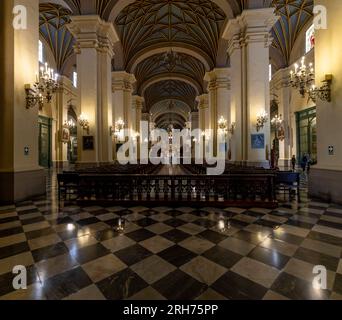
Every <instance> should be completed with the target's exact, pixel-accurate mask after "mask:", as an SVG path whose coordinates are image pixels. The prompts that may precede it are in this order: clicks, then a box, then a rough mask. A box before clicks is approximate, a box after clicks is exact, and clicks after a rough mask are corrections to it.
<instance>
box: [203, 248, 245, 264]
mask: <svg viewBox="0 0 342 320" xmlns="http://www.w3.org/2000/svg"><path fill="white" fill-rule="evenodd" d="M202 255H203V257H205V258H207V259H209V260H211V261H214V262H216V263H218V264H220V265H222V266H224V267H226V268H227V269H229V268H231V267H233V266H234V265H235V264H236V263H237V262H238V261H239V260H240V259H241V258H242V256H241V255H239V254H237V253H235V252H232V251H230V250H227V249H224V248H221V247H219V246H215V247H213V248H211V249H209V250H208V251H206V252H205V253H203V254H202Z"/></svg>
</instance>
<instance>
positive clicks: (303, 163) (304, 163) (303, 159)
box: [302, 154, 308, 173]
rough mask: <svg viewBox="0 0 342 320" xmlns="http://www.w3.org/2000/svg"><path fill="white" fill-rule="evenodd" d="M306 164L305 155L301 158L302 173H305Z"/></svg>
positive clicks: (306, 158)
mask: <svg viewBox="0 0 342 320" xmlns="http://www.w3.org/2000/svg"><path fill="white" fill-rule="evenodd" d="M307 164H308V157H307V156H306V154H304V155H303V158H302V169H303V173H305V170H306V165H307Z"/></svg>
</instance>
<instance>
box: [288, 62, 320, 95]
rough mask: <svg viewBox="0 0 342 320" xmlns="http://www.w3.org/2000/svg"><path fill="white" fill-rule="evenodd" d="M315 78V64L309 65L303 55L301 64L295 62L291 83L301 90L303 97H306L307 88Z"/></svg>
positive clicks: (291, 73)
mask: <svg viewBox="0 0 342 320" xmlns="http://www.w3.org/2000/svg"><path fill="white" fill-rule="evenodd" d="M314 80H315V71H314V68H313V64H312V63H310V64H309V66H306V64H305V57H302V60H301V65H300V66H299V65H298V64H297V63H296V64H295V70H294V71H293V70H291V71H290V85H291V86H292V87H293V88H295V89H298V90H299V93H300V94H301V95H302V97H305V94H306V92H307V89H308V88H309V87H310V85H311V84H312V82H313V81H314Z"/></svg>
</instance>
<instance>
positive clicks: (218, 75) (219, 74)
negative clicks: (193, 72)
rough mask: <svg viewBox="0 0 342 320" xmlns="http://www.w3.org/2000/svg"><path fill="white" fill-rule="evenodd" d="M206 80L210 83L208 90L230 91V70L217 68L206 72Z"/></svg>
mask: <svg viewBox="0 0 342 320" xmlns="http://www.w3.org/2000/svg"><path fill="white" fill-rule="evenodd" d="M204 80H205V81H207V82H208V90H213V89H218V88H225V89H228V90H229V89H230V68H215V69H213V70H212V71H209V72H206V73H205V76H204Z"/></svg>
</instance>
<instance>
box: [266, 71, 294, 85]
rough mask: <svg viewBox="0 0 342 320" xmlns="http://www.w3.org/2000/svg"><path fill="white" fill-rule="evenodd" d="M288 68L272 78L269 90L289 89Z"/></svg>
mask: <svg viewBox="0 0 342 320" xmlns="http://www.w3.org/2000/svg"><path fill="white" fill-rule="evenodd" d="M289 75H290V71H289V68H284V69H280V70H278V71H277V72H276V73H275V74H274V75H273V77H272V80H271V82H270V86H271V89H279V88H289V82H290V76H289Z"/></svg>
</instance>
